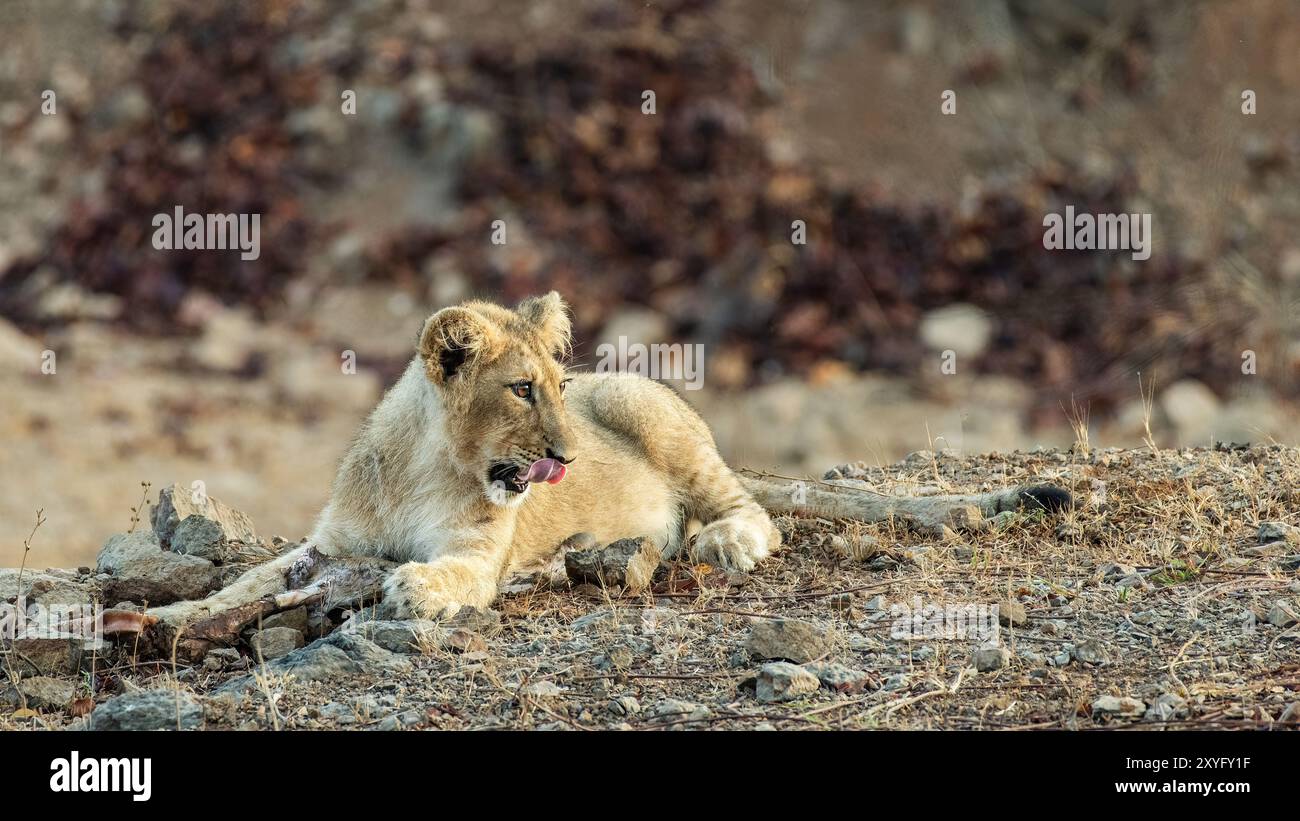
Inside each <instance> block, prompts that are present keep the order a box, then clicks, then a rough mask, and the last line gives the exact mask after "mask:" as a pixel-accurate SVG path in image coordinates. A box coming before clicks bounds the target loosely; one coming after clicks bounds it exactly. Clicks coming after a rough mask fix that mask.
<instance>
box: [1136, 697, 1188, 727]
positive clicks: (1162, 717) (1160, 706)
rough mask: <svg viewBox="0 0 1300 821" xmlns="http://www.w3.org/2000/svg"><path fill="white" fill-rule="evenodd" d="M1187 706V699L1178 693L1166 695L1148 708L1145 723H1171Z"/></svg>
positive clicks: (1144, 717)
mask: <svg viewBox="0 0 1300 821" xmlns="http://www.w3.org/2000/svg"><path fill="white" fill-rule="evenodd" d="M1186 706H1187V699H1185V698H1183V697H1182V696H1180V695H1178V694H1177V693H1164V694H1162V695H1161V696H1160V697H1159V698H1157V699H1156V700H1155V701H1154V702H1152V704H1151V706H1150V707H1148V708H1147V711H1146V713H1145V714H1144V715H1143V716H1142V720H1143V721H1169V720H1171V719H1174V718H1177V717H1178V714H1179V713H1180V712H1182V711H1183V709H1184V708H1185V707H1186Z"/></svg>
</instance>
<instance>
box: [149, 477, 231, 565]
mask: <svg viewBox="0 0 1300 821" xmlns="http://www.w3.org/2000/svg"><path fill="white" fill-rule="evenodd" d="M191 516H198V517H201V518H203V519H206V520H207V521H208V522H210V523H212V524H213V525H215V527H216V531H215V533H217V534H218V535H219V538H218V539H217V541H221V542H227V541H236V542H248V543H250V544H251V543H255V542H256V541H257V534H255V533H254V532H253V521H252V520H251V519H249V518H248V517H247V516H245V515H244V514H243V513H241V512H239V511H238V510H235V509H234V508H232V507H230V506H229V505H227V504H225V503H223V502H221V501H220V500H218V499H216V498H214V497H212V496H206V495H203V496H199V497H198V498H196V497H195V493H194V491H192V490H190V489H189V488H184V487H181V486H180V485H172V486H171V487H165V488H163V489H162V490H161V491H159V492H158V504H156V505H154V507H153V511H152V516H151V518H152V524H153V531H154V533H155V534H156V535H157V537H158V541H159V543H160V544H162V545H163V546H165V547H168V548H170V549H172V550H177V548H178V547H180V548H181V549H189V548H191V547H193V548H196V549H201V550H202V549H206V548H205V547H204V546H205V545H211V544H212V540H211V538H210V537H211V534H212V533H213V532H214V531H211V530H208V529H206V526H204V527H199V526H198V523H196V524H195V525H191V528H192V530H189V531H187V533H188V534H189V535H188V536H186V537H184V538H185V539H193V541H192V542H191V541H182V543H181V544H180V545H177V544H174V543H173V539H174V537H175V536H176V531H177V528H179V527H180V525H181V523H182V522H183V521H184V520H186V519H188V518H190V517H191ZM178 552H180V551H178Z"/></svg>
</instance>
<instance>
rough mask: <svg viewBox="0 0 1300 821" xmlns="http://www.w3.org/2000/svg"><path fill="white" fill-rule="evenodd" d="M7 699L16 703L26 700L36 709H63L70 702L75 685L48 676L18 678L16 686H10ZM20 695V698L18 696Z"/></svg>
mask: <svg viewBox="0 0 1300 821" xmlns="http://www.w3.org/2000/svg"><path fill="white" fill-rule="evenodd" d="M10 689H11V691H12V692H11V694H10V695H9V696H7V700H9V701H10V702H11V703H14V704H17V703H19V702H20V701H26V702H27V706H28V707H31V708H32V709H36V710H63V709H66V708H67V706H68V705H69V704H71V703H72V699H73V697H74V696H75V695H76V691H77V685H76V684H75V683H74V682H71V681H68V680H66V679H59V678H51V677H50V676H32V677H31V678H21V677H20V678H19V680H18V686H17V687H15V688H10ZM19 696H21V699H19V698H18V697H19Z"/></svg>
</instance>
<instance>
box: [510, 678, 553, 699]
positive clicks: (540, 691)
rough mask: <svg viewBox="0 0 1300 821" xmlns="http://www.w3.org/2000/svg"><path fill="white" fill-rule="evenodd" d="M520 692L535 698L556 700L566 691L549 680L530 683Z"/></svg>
mask: <svg viewBox="0 0 1300 821" xmlns="http://www.w3.org/2000/svg"><path fill="white" fill-rule="evenodd" d="M520 692H522V693H523V694H524V695H526V696H532V697H533V698H556V697H557V696H560V695H562V694H563V693H564V690H563V689H562V688H561V687H560V685H558V684H556V683H555V682H553V681H551V680H549V679H542V680H541V681H531V682H529V683H528V684H526V685H524V687H523V689H522V690H521V691H520Z"/></svg>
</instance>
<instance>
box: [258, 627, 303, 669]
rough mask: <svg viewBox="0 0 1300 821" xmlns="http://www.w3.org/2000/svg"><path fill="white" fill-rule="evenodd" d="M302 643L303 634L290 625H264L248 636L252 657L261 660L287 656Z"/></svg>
mask: <svg viewBox="0 0 1300 821" xmlns="http://www.w3.org/2000/svg"><path fill="white" fill-rule="evenodd" d="M302 645H303V635H302V633H301V632H300V631H298V630H294V629H293V628H292V627H264V628H262V629H261V630H259V631H254V632H253V633H252V635H250V636H249V637H248V646H249V647H250V648H251V649H252V651H253V658H255V659H256V658H259V657H260V658H261V660H262V661H270V660H271V659H278V658H280V657H281V656H287V655H289V654H290V653H292V652H293V651H294V650H297V649H298V648H299V647H302Z"/></svg>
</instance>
